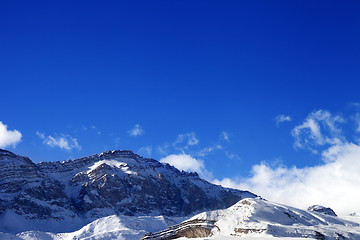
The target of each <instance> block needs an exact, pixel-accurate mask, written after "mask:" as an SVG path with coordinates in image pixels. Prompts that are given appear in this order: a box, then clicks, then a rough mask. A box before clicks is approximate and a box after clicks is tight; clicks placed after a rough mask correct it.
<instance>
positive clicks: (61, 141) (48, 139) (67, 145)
mask: <svg viewBox="0 0 360 240" xmlns="http://www.w3.org/2000/svg"><path fill="white" fill-rule="evenodd" d="M36 135H37V136H38V137H39V138H41V139H42V140H43V143H44V144H46V145H48V146H50V147H59V148H61V149H65V150H68V151H70V150H72V149H78V150H80V149H81V146H80V145H79V143H78V141H77V139H76V138H73V137H71V136H70V135H61V136H59V137H52V136H45V134H43V133H41V132H36Z"/></svg>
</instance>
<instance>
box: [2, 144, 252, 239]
mask: <svg viewBox="0 0 360 240" xmlns="http://www.w3.org/2000/svg"><path fill="white" fill-rule="evenodd" d="M255 196H256V195H254V194H252V193H250V192H247V191H240V190H234V189H228V188H223V187H221V186H219V185H214V184H211V183H209V182H207V181H205V180H203V179H201V178H199V176H198V175H197V174H196V173H188V172H183V171H179V170H178V169H176V168H174V167H172V166H170V165H168V164H162V163H160V162H158V161H156V160H154V159H149V158H142V157H140V156H139V155H137V154H134V153H133V152H131V151H119V150H116V151H107V152H103V153H101V154H95V155H92V156H89V157H84V158H80V159H76V160H69V161H64V162H43V163H38V164H35V163H33V162H32V161H31V160H30V159H29V158H26V157H22V156H18V155H16V154H14V153H11V152H9V151H5V150H1V149H0V231H2V232H8V233H18V232H23V231H29V230H39V231H51V232H70V231H75V230H77V229H80V228H81V227H82V226H84V225H85V224H88V223H90V222H92V221H94V220H96V219H98V218H101V217H106V216H111V215H115V214H116V215H127V216H132V215H135V216H138V215H150V216H159V215H163V216H192V215H194V214H195V213H198V212H201V211H205V210H213V209H219V208H225V207H229V206H231V205H232V204H234V203H236V202H237V201H239V200H240V199H243V198H247V197H255Z"/></svg>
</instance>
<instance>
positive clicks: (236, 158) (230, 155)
mask: <svg viewBox="0 0 360 240" xmlns="http://www.w3.org/2000/svg"><path fill="white" fill-rule="evenodd" d="M225 155H226V156H227V157H228V158H229V159H230V160H241V158H240V156H239V155H237V154H235V153H230V152H227V151H226V152H225Z"/></svg>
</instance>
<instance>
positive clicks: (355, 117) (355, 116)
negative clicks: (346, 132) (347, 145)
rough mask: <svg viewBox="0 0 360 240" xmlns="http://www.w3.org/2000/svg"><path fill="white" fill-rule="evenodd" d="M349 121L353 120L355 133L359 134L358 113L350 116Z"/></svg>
mask: <svg viewBox="0 0 360 240" xmlns="http://www.w3.org/2000/svg"><path fill="white" fill-rule="evenodd" d="M351 120H353V121H354V122H355V124H356V132H360V113H356V114H355V115H353V116H351Z"/></svg>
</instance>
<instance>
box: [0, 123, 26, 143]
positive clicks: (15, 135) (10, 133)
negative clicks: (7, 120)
mask: <svg viewBox="0 0 360 240" xmlns="http://www.w3.org/2000/svg"><path fill="white" fill-rule="evenodd" d="M21 137H22V135H21V133H20V132H19V131H18V130H8V129H7V125H5V124H3V123H2V122H1V121H0V148H5V147H8V146H10V147H15V146H16V144H18V143H19V142H20V141H21Z"/></svg>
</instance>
